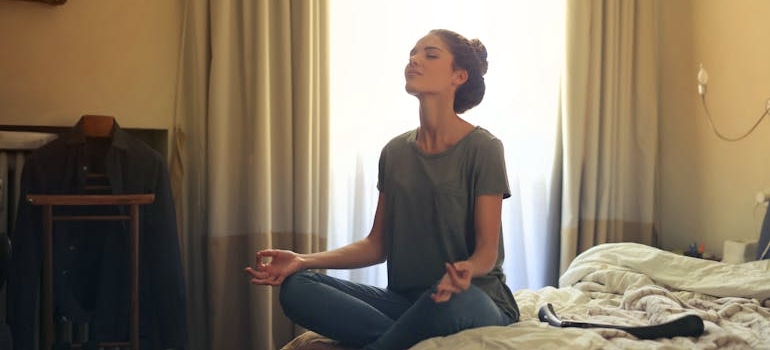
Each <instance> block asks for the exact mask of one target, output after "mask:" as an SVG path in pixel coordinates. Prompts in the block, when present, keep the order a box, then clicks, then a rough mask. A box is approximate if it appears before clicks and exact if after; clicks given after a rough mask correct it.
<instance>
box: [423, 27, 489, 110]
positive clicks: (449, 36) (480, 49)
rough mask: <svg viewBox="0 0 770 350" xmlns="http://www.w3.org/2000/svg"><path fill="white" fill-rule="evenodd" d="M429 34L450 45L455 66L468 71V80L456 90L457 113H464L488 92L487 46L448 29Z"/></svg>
mask: <svg viewBox="0 0 770 350" xmlns="http://www.w3.org/2000/svg"><path fill="white" fill-rule="evenodd" d="M429 34H434V35H437V36H439V37H440V38H441V40H442V41H444V43H445V44H446V45H447V46H448V47H449V51H450V52H452V56H454V62H453V65H454V68H455V69H464V70H466V71H467V72H468V80H467V81H466V82H465V83H464V84H463V85H461V86H460V87H459V88H458V89H457V92H455V101H454V110H455V113H458V114H460V113H463V112H465V111H467V110H469V109H471V108H473V107H475V106H477V105H478V104H479V103H481V100H483V99H484V92H486V89H487V87H486V84H485V83H484V74H487V66H488V63H487V48H486V47H484V44H482V43H481V41H480V40H479V39H470V40H469V39H466V38H465V37H464V36H462V35H460V34H457V33H455V32H453V31H451V30H447V29H434V30H431V31H430V33H429Z"/></svg>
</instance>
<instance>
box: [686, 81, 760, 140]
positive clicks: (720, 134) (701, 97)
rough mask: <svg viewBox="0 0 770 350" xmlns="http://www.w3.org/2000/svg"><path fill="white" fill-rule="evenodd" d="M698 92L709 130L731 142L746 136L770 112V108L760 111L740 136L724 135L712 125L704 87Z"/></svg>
mask: <svg viewBox="0 0 770 350" xmlns="http://www.w3.org/2000/svg"><path fill="white" fill-rule="evenodd" d="M698 92H700V99H701V104H702V105H703V110H704V111H706V119H707V120H708V122H709V125H710V126H711V130H713V131H714V134H716V135H717V137H719V138H720V139H722V140H725V141H731V142H732V141H740V140H742V139H744V138H746V136H749V135H750V134H751V133H752V132H754V129H756V128H757V126H758V125H759V123H761V122H762V120H763V119H765V117H767V115H768V114H770V108H765V112H764V113H762V116H760V117H759V119H757V121H756V122H755V123H754V125H753V126H752V127H751V129H749V130H748V131H747V132H745V133H744V134H743V135H741V136H738V137H727V136H725V135H722V133H720V132H719V130H717V128H716V126H715V125H714V121H713V120H712V118H711V113H710V112H709V108H708V105H707V104H706V91H705V89H702V90H699V91H698Z"/></svg>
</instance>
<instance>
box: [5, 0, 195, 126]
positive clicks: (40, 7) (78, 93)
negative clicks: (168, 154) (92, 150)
mask: <svg viewBox="0 0 770 350" xmlns="http://www.w3.org/2000/svg"><path fill="white" fill-rule="evenodd" d="M183 3H184V2H183V0H162V1H157V0H131V1H126V0H123V1H119V0H103V1H102V0H100V1H88V0H69V1H67V2H66V3H65V4H64V5H60V6H52V5H47V4H43V3H37V2H29V1H16V0H0V47H2V49H1V51H0V125H48V126H72V125H74V124H75V123H76V122H77V120H78V119H79V117H80V116H81V115H83V114H107V115H112V116H115V117H116V119H117V120H118V122H119V123H120V125H121V127H124V128H149V129H166V130H168V129H171V128H172V125H173V113H174V99H175V90H176V81H177V66H178V52H179V46H180V45H179V44H180V37H181V36H180V33H181V17H182V16H181V13H182V11H183V9H182V7H183Z"/></svg>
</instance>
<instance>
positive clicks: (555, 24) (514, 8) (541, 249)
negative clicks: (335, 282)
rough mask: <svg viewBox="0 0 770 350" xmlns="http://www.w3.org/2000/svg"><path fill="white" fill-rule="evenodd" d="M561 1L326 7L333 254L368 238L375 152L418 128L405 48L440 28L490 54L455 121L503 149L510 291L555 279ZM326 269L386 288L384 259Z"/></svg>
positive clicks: (405, 0)
mask: <svg viewBox="0 0 770 350" xmlns="http://www.w3.org/2000/svg"><path fill="white" fill-rule="evenodd" d="M564 7H565V4H564V0H545V1H530V0H499V1H475V0H466V1H461V0H423V1H409V0H393V1H388V2H382V1H373V0H335V1H331V2H330V8H329V14H330V28H329V29H330V91H329V96H330V115H331V125H330V130H331V144H330V161H331V166H330V169H331V174H330V175H331V176H330V181H331V184H330V185H331V186H330V196H329V197H330V203H329V213H330V216H331V217H330V220H329V248H330V249H331V248H335V247H339V246H342V245H344V244H347V243H350V242H352V241H354V240H357V239H360V238H362V237H364V236H365V235H366V234H368V232H369V229H370V227H371V223H372V220H373V216H374V209H375V205H376V202H377V189H376V182H377V162H378V159H379V152H380V149H381V147H382V146H383V145H385V143H386V142H387V141H388V140H389V139H390V138H392V137H393V136H396V135H397V134H399V133H401V132H403V131H406V130H409V129H412V128H415V127H417V126H418V124H419V121H418V116H417V107H418V104H417V99H416V98H414V97H413V96H410V95H408V94H407V93H406V92H405V91H404V77H403V69H404V66H405V64H406V63H407V60H408V53H409V51H410V50H411V49H412V47H413V45H414V44H415V42H416V41H417V40H418V39H419V38H420V37H422V36H423V35H425V34H427V32H428V31H429V30H431V29H434V28H445V29H450V30H453V31H456V32H458V33H460V34H462V35H464V36H466V37H468V38H479V39H480V40H481V41H482V42H483V43H484V44H485V45H486V47H487V50H488V53H489V57H488V59H489V71H488V73H487V75H486V83H487V93H486V96H485V98H484V101H483V102H482V103H481V104H480V105H479V106H477V107H476V108H474V109H471V110H470V111H468V112H466V113H465V114H464V115H462V117H464V118H465V119H466V120H468V121H469V122H471V123H473V124H476V125H480V126H482V127H484V128H486V129H488V130H490V131H491V132H492V133H493V134H495V135H496V136H498V137H499V138H500V139H502V140H503V143H504V145H505V151H506V162H507V166H508V179H509V183H510V185H511V192H512V196H511V198H509V199H506V200H505V201H503V232H504V234H505V236H504V241H505V249H506V264H505V266H504V269H505V272H506V274H507V276H508V284H509V286H510V287H511V288H513V289H514V290H515V289H522V288H540V287H542V286H545V285H549V284H552V283H554V282H555V279H556V277H557V276H556V274H557V273H558V256H557V253H558V233H557V232H558V225H557V224H555V222H558V215H559V210H560V209H559V206H558V205H556V206H554V205H553V203H554V198H558V196H559V194H558V192H559V189H558V188H554V187H553V185H552V184H554V183H556V184H558V183H559V181H558V179H554V176H555V175H554V174H558V171H555V170H556V169H554V164H557V162H556V161H555V159H556V158H555V157H556V156H557V154H558V152H559V148H558V146H557V144H558V138H557V130H558V128H557V122H558V117H559V91H560V88H559V83H560V76H561V71H562V67H563V64H564V59H563V58H564V16H565V14H564ZM555 180H556V181H555ZM557 186H558V185H557ZM554 230H555V231H554ZM329 274H331V275H334V276H337V277H342V278H347V279H351V280H355V281H360V282H366V283H371V284H375V285H380V286H385V285H386V283H387V281H386V273H385V266H384V264H381V265H378V266H374V267H369V268H365V269H359V270H352V271H329Z"/></svg>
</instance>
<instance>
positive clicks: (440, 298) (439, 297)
mask: <svg viewBox="0 0 770 350" xmlns="http://www.w3.org/2000/svg"><path fill="white" fill-rule="evenodd" d="M451 297H452V293H446V292H441V293H433V294H431V299H433V302H435V303H437V304H438V303H444V302H447V301H449V298H451Z"/></svg>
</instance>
